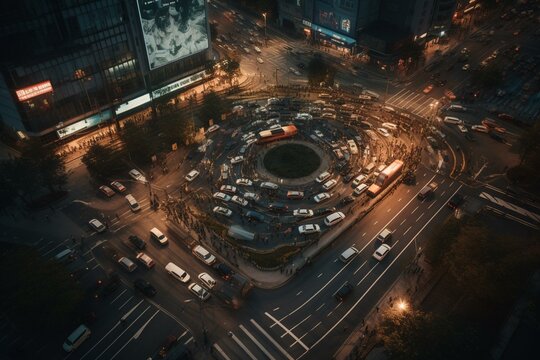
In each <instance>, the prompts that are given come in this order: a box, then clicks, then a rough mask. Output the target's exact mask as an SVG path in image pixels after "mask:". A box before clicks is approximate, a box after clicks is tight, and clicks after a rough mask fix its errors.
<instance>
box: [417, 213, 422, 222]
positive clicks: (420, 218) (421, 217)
mask: <svg viewBox="0 0 540 360" xmlns="http://www.w3.org/2000/svg"><path fill="white" fill-rule="evenodd" d="M422 216H424V213H422V215H420V216H419V217H418V219H416V222H418V220H420V219H421V218H422Z"/></svg>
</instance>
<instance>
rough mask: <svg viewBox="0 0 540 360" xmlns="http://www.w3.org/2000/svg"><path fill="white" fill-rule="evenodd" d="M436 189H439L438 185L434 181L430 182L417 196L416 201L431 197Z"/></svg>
mask: <svg viewBox="0 0 540 360" xmlns="http://www.w3.org/2000/svg"><path fill="white" fill-rule="evenodd" d="M437 187H439V185H438V184H437V183H436V182H435V181H432V182H430V183H429V184H428V185H426V186H424V187H423V188H422V190H420V192H419V193H418V195H417V198H418V200H424V199H426V198H429V197H431V196H433V194H434V193H435V190H437Z"/></svg>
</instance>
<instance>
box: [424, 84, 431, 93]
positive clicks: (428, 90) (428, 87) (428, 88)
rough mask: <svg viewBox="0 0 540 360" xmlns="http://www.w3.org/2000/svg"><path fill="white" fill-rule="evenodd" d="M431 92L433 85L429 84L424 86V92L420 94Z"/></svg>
mask: <svg viewBox="0 0 540 360" xmlns="http://www.w3.org/2000/svg"><path fill="white" fill-rule="evenodd" d="M432 90H433V84H429V85H428V86H426V87H425V88H424V90H422V92H423V93H424V94H429V93H430V92H431V91H432Z"/></svg>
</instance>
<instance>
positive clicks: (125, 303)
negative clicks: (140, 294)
mask: <svg viewBox="0 0 540 360" xmlns="http://www.w3.org/2000/svg"><path fill="white" fill-rule="evenodd" d="M131 299H133V295H132V296H130V297H129V299H127V300H126V301H125V302H124V303H123V304H122V305H121V306H120V307H119V308H118V310H122V308H123V307H124V306H126V305H127V304H128V302H129V301H130V300H131Z"/></svg>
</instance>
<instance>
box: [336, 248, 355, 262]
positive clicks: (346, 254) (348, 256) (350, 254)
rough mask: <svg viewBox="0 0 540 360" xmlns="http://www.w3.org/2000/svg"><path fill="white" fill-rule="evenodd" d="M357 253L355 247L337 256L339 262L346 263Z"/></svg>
mask: <svg viewBox="0 0 540 360" xmlns="http://www.w3.org/2000/svg"><path fill="white" fill-rule="evenodd" d="M358 252H359V251H358V250H357V249H356V248H355V247H350V248H348V249H347V250H345V251H344V252H342V253H341V255H339V260H341V262H344V263H347V262H349V260H351V259H352V258H353V257H354V255H356V254H358Z"/></svg>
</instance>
